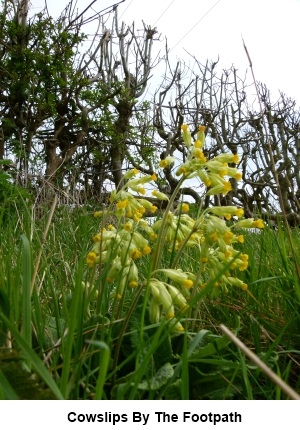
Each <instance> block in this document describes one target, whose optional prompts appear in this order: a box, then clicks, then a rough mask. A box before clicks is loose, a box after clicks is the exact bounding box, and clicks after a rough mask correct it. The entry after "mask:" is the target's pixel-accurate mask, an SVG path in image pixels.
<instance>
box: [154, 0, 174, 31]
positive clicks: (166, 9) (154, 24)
mask: <svg viewBox="0 0 300 430" xmlns="http://www.w3.org/2000/svg"><path fill="white" fill-rule="evenodd" d="M174 1H175V0H173V1H171V3H170V4H169V6H168V7H167V9H165V10H164V11H163V13H162V14H161V15H160V16H159V17H158V18H157V20H156V21H155V23H154V24H153V27H154V26H155V24H156V23H157V22H158V21H159V20H160V18H161V17H162V16H163V15H164V14H165V13H166V12H167V10H168V9H169V7H170V6H172V4H173V3H174Z"/></svg>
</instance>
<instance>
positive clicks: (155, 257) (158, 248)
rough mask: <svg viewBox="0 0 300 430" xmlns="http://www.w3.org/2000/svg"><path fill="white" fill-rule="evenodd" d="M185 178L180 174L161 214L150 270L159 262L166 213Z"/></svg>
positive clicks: (162, 245)
mask: <svg viewBox="0 0 300 430" xmlns="http://www.w3.org/2000/svg"><path fill="white" fill-rule="evenodd" d="M185 179H186V177H185V176H182V177H181V178H180V180H179V182H178V184H177V185H176V188H175V190H174V192H173V194H172V195H171V197H170V200H169V203H168V205H167V207H166V210H165V213H164V216H163V220H162V225H161V228H160V231H159V233H158V237H157V242H156V243H157V246H156V247H155V251H154V253H153V257H152V261H151V263H152V265H151V269H152V271H154V270H156V269H157V267H158V263H159V260H160V258H161V254H162V251H163V247H164V238H165V234H166V223H167V218H168V214H169V211H170V209H171V207H172V204H173V203H174V201H175V198H176V196H177V194H178V192H179V190H180V187H181V185H182V184H183V182H184V181H185Z"/></svg>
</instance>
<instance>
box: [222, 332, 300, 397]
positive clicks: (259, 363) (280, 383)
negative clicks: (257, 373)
mask: <svg viewBox="0 0 300 430" xmlns="http://www.w3.org/2000/svg"><path fill="white" fill-rule="evenodd" d="M220 329H221V330H222V332H223V333H224V334H226V336H227V337H229V339H230V340H231V341H232V342H233V343H234V344H235V345H236V346H237V347H238V348H239V349H240V350H241V351H242V352H244V354H246V355H247V357H248V358H250V360H251V361H252V362H253V363H254V364H255V365H256V366H257V367H258V368H259V369H260V370H261V371H262V372H264V374H265V375H267V377H268V378H269V379H271V381H272V382H274V383H275V384H276V385H277V386H278V387H280V388H281V390H282V391H283V392H284V393H285V394H286V395H287V396H288V397H289V398H290V399H292V400H300V396H299V394H298V393H296V391H294V390H293V388H291V387H290V386H289V385H288V384H286V383H285V382H284V381H283V380H282V379H281V378H279V376H277V375H276V373H274V372H273V370H271V369H270V368H269V367H268V366H267V365H266V364H265V363H264V362H263V361H262V360H261V359H260V358H259V357H258V356H257V355H256V354H254V352H252V351H251V350H250V349H249V348H248V347H247V346H246V345H245V344H244V343H243V342H242V341H241V340H240V339H238V338H237V337H236V336H235V335H234V334H233V333H232V331H230V330H229V329H228V328H227V327H226V326H225V325H223V324H221V325H220Z"/></svg>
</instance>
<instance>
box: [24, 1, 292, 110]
mask: <svg viewBox="0 0 300 430" xmlns="http://www.w3.org/2000/svg"><path fill="white" fill-rule="evenodd" d="M91 2H92V0H78V1H77V6H78V10H79V12H81V11H83V10H84V9H85V8H86V7H87V6H88V5H89V4H90V3H91ZM113 3H114V1H113V0H97V1H96V2H95V3H94V5H93V10H94V11H95V12H98V11H100V10H102V9H104V8H105V7H107V6H109V5H111V4H113ZM31 4H32V12H38V11H39V10H40V9H41V8H42V6H43V4H44V1H43V0H31ZM47 4H48V9H49V12H50V14H51V15H53V16H57V15H58V14H59V13H60V12H61V11H62V9H63V8H64V7H65V6H66V5H67V4H68V1H67V0H48V1H47ZM167 8H168V9H167ZM211 8H212V9H211ZM166 9H167V10H166ZM210 9H211V10H210ZM209 10H210V11H209ZM164 12H165V13H164ZM205 14H207V15H206V16H205ZM119 16H120V17H121V19H122V20H124V21H125V23H127V24H131V22H132V21H135V23H136V26H137V28H142V22H141V21H142V20H144V22H145V24H147V25H154V24H155V26H156V27H157V30H158V31H159V32H160V33H161V34H162V35H161V41H162V42H161V44H160V45H161V46H160V49H161V50H162V51H163V50H164V38H165V37H167V39H168V45H169V48H173V47H174V48H173V49H172V50H171V53H170V55H171V59H173V60H175V59H176V58H180V59H185V60H187V61H189V58H190V57H188V55H187V54H186V52H185V51H184V48H185V49H186V50H187V51H189V52H190V53H191V54H192V55H195V56H196V57H197V59H198V60H199V61H200V62H201V63H205V62H206V60H207V59H209V60H214V61H215V60H216V59H217V58H218V56H219V57H220V62H219V70H222V68H230V67H231V65H232V64H234V66H235V67H236V68H237V69H238V71H239V73H238V74H239V75H240V76H244V74H245V71H246V68H247V67H248V60H247V57H246V54H245V51H244V48H243V44H242V39H241V35H242V36H243V38H244V40H245V43H246V45H247V48H248V51H249V53H250V56H251V59H252V63H253V67H254V72H255V75H256V79H257V80H259V81H262V82H264V83H265V84H266V85H267V87H268V88H269V89H270V90H271V93H272V99H274V101H275V99H276V98H277V95H278V90H281V91H283V92H285V93H286V94H287V95H288V96H290V97H292V98H295V99H296V100H297V103H298V104H300V83H299V69H300V59H299V44H300V24H299V21H300V0H219V1H218V0H184V1H183V0H126V1H125V2H124V3H123V4H121V5H120V6H119ZM199 21H200V22H199ZM197 23H198V24H197ZM196 24H197V25H196ZM195 25H196V26H195ZM194 26H195V27H194ZM193 27H194V29H192V28H193ZM191 29H192V30H191ZM190 30H191V31H190ZM189 31H190V33H189V34H188V35H186V34H187V33H188V32H189ZM185 35H186V36H185ZM182 38H183V39H182ZM181 39H182V40H181ZM180 40H181V41H180ZM175 45H176V46H175ZM154 72H155V71H154Z"/></svg>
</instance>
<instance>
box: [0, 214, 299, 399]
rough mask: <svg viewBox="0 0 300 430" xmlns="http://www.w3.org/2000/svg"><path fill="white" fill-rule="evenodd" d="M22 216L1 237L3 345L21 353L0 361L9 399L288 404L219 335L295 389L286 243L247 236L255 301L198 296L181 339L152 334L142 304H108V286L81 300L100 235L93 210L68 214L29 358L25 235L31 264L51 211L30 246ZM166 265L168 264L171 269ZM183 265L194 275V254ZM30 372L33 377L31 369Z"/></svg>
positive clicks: (40, 288) (55, 229) (51, 248)
mask: <svg viewBox="0 0 300 430" xmlns="http://www.w3.org/2000/svg"><path fill="white" fill-rule="evenodd" d="M22 216H23V218H20V219H19V220H18V221H17V222H15V220H12V219H11V220H9V221H8V222H7V223H6V224H5V225H3V226H2V237H1V249H0V267H1V271H0V304H1V306H0V320H1V325H0V330H1V336H0V342H1V348H2V349H3V348H5V347H6V346H7V339H8V336H7V334H8V332H9V333H10V335H9V338H10V339H11V340H12V346H13V349H14V351H16V353H15V355H14V357H12V359H11V360H8V359H7V358H1V357H0V370H1V372H0V394H1V396H2V398H10V399H13V398H16V397H18V398H32V399H34V398H61V397H64V398H68V399H93V398H102V399H130V398H131V399H184V398H189V399H194V400H199V399H248V398H254V399H275V398H280V399H284V398H285V396H284V395H283V394H282V393H281V392H280V390H277V389H276V387H275V386H274V384H273V383H272V382H270V381H269V380H268V378H267V377H265V376H264V375H262V373H261V372H260V371H259V369H258V368H257V367H255V366H254V365H253V364H252V363H251V362H249V361H248V360H247V359H245V358H244V357H243V355H242V354H240V353H239V351H238V350H237V349H236V347H234V346H233V345H232V344H231V343H230V342H229V341H228V339H227V338H226V337H224V336H222V335H220V333H219V332H218V328H217V327H218V325H219V324H220V323H223V324H226V325H227V326H228V327H230V328H231V329H232V330H233V331H234V332H235V333H236V334H237V335H238V337H239V338H241V339H242V340H243V341H244V342H245V343H246V344H247V345H249V346H250V347H251V348H252V349H253V350H254V351H255V352H256V353H257V354H258V355H259V356H260V358H261V359H263V360H264V361H265V363H266V364H267V365H268V366H269V367H270V368H272V369H273V371H275V373H277V374H278V375H280V376H281V377H282V378H283V379H284V380H285V381H286V382H288V383H289V384H291V386H293V387H295V388H296V389H297V390H298V389H299V388H300V379H299V372H298V366H297V362H298V360H299V354H300V343H299V335H298V333H299V329H300V326H299V313H300V312H299V311H300V308H299V300H298V299H297V295H296V282H295V278H294V277H293V274H292V267H291V265H289V264H288V261H286V260H285V255H286V254H287V255H288V253H289V251H288V248H287V244H286V242H284V243H285V251H284V250H283V249H282V240H284V235H285V233H284V231H280V232H277V231H273V230H269V229H265V231H263V232H262V233H261V234H255V233H251V232H249V233H248V234H246V235H245V242H244V243H240V244H239V247H240V250H241V251H242V252H243V253H247V254H248V255H249V268H248V269H247V270H246V271H244V272H242V276H243V277H244V280H245V282H247V283H248V285H249V293H251V294H247V293H245V292H244V291H239V290H233V289H229V290H228V293H227V294H224V293H222V292H221V291H218V294H215V295H214V297H211V295H208V294H206V295H203V296H202V299H201V302H200V306H199V307H198V309H197V310H196V309H195V312H194V315H193V321H192V323H193V325H192V326H191V327H190V329H189V330H188V331H185V332H183V333H175V332H174V331H173V330H172V327H171V325H170V323H168V322H165V323H163V324H158V325H157V324H151V323H150V321H149V318H148V315H147V313H145V312H144V311H143V309H144V307H145V308H146V307H147V305H148V302H147V297H145V296H143V295H142V294H141V295H140V296H139V298H138V299H137V301H136V305H134V306H132V305H133V302H134V301H135V300H136V299H135V297H136V292H132V291H127V292H126V294H125V295H124V301H123V305H122V306H123V308H122V309H121V308H120V307H119V306H118V303H117V302H114V301H111V299H110V298H109V294H107V286H108V285H106V287H105V286H104V289H103V290H101V285H100V284H98V283H96V284H95V291H94V292H93V294H91V295H87V294H86V293H87V290H86V289H85V288H83V286H82V281H85V282H87V281H88V279H89V276H90V275H89V272H88V271H87V269H86V266H85V264H84V259H85V255H86V253H87V251H88V244H87V241H86V237H91V236H92V235H93V232H94V229H95V222H96V221H95V220H94V219H93V217H91V213H90V212H88V211H87V210H86V209H80V210H75V211H72V212H70V211H69V210H68V209H64V208H62V209H61V210H59V211H57V212H56V213H55V215H54V218H53V224H52V226H51V228H50V230H49V235H48V237H47V240H46V242H45V244H44V247H43V253H42V260H41V266H40V270H39V273H38V278H37V282H36V285H35V288H34V290H33V293H32V303H31V304H32V310H31V323H32V325H31V327H32V347H31V348H30V347H29V345H28V342H25V341H24V338H23V337H22V335H21V334H20V333H18V329H17V327H21V324H20V323H21V321H22V295H21V294H20V289H21V285H22V284H21V280H22V279H23V276H24V268H23V263H24V253H23V246H22V242H21V241H20V234H21V233H26V235H27V237H30V238H31V239H30V246H31V252H32V260H33V262H35V259H36V256H37V253H38V250H39V249H40V246H41V238H42V236H43V232H44V229H45V225H46V222H47V210H46V209H45V212H44V213H41V214H40V216H39V218H38V219H37V220H36V221H35V222H34V224H32V226H33V229H32V230H31V232H32V233H31V234H30V230H28V229H27V225H28V224H29V223H28V221H29V220H31V219H30V218H29V217H30V215H29V212H25V213H24V215H22ZM27 218H28V219H27ZM31 221H32V220H31ZM294 241H295V246H299V245H300V242H299V236H298V234H296V232H295V235H294ZM169 258H170V256H169V255H168V253H167V255H166V258H165V260H164V261H165V262H166V263H167V262H168V261H169ZM270 259H271V261H272V265H270ZM183 264H184V266H183V268H184V269H186V270H187V269H188V270H190V268H191V264H193V260H192V254H191V255H190V256H187V257H186V258H185V259H184V260H183ZM143 270H144V271H145V270H146V267H145V268H144V269H143ZM144 273H146V271H145V272H144ZM259 281H260V282H259ZM99 294H100V296H101V294H103V295H104V296H103V297H106V300H108V302H107V303H108V307H107V308H106V309H107V310H106V313H105V314H103V315H101V314H100V313H99V312H98V313H97V301H98V297H100V296H99ZM88 306H89V312H86V310H87V309H88ZM131 307H132V310H133V311H132V312H131V317H130V319H129V321H128V322H127V323H126V315H128V312H129V311H130V309H131ZM103 309H104V307H103ZM237 315H238V316H239V318H237ZM118 345H120V350H119V353H118V354H117V348H118ZM29 362H30V365H31V367H32V371H31V372H29V371H28V366H26V367H24V365H25V363H27V364H28V363H29ZM43 363H44V364H43ZM14 375H17V376H18V380H17V379H16V378H14ZM18 381H19V384H17V382H18ZM30 381H31V382H30ZM41 381H43V382H41ZM21 382H22V384H21ZM23 382H26V385H27V383H28V391H26V390H25V391H24V390H21V388H22V387H24V386H25V384H24V383H23ZM21 385H22V386H21Z"/></svg>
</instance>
